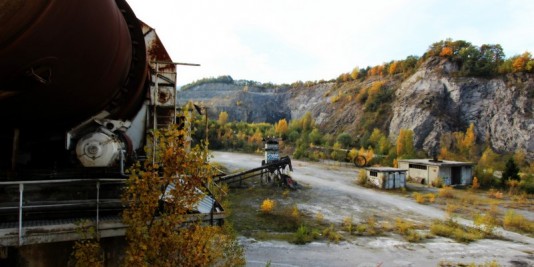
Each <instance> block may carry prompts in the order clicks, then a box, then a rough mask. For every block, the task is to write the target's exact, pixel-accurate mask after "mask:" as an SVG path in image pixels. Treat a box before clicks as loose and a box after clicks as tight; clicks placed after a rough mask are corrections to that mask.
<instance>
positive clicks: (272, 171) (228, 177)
mask: <svg viewBox="0 0 534 267" xmlns="http://www.w3.org/2000/svg"><path fill="white" fill-rule="evenodd" d="M263 143H264V151H265V159H264V160H262V161H261V166H260V167H256V168H252V169H249V170H246V171H241V172H237V173H232V174H222V175H220V176H218V177H216V178H215V179H214V181H215V182H217V183H227V184H235V183H241V182H242V181H244V180H246V179H249V178H253V177H260V182H261V183H262V184H275V185H279V186H286V187H288V188H290V189H293V190H296V189H298V188H299V185H298V183H297V182H296V181H294V180H293V178H291V176H289V174H288V172H289V171H293V165H292V164H291V159H290V158H289V157H288V156H284V157H280V151H279V150H280V146H279V140H278V138H274V137H268V138H265V139H263Z"/></svg>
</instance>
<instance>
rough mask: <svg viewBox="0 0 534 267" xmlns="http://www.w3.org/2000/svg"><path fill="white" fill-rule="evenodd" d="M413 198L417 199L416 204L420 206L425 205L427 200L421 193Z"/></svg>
mask: <svg viewBox="0 0 534 267" xmlns="http://www.w3.org/2000/svg"><path fill="white" fill-rule="evenodd" d="M413 198H414V199H415V202H417V203H419V204H425V202H426V199H425V196H424V195H423V194H421V193H417V192H415V193H413Z"/></svg>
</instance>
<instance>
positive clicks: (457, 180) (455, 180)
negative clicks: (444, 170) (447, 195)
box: [451, 167, 462, 184]
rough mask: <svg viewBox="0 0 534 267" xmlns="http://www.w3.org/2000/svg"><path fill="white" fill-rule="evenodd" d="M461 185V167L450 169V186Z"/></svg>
mask: <svg viewBox="0 0 534 267" xmlns="http://www.w3.org/2000/svg"><path fill="white" fill-rule="evenodd" d="M461 183H462V167H452V168H451V184H461Z"/></svg>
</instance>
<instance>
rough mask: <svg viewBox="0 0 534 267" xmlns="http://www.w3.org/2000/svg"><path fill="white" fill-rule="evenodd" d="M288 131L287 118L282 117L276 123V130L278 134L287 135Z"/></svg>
mask: <svg viewBox="0 0 534 267" xmlns="http://www.w3.org/2000/svg"><path fill="white" fill-rule="evenodd" d="M287 131H288V125H287V120H286V119H281V120H279V121H278V122H277V123H276V124H275V125H274V132H275V133H277V134H278V136H283V135H285V134H286V133H287Z"/></svg>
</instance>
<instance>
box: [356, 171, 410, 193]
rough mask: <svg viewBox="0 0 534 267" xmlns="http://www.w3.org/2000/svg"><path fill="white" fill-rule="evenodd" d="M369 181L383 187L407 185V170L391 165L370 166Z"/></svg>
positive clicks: (390, 187) (391, 187)
mask: <svg viewBox="0 0 534 267" xmlns="http://www.w3.org/2000/svg"><path fill="white" fill-rule="evenodd" d="M365 170H366V172H367V181H368V182H369V183H370V184H372V185H374V186H376V187H378V188H382V189H393V188H402V187H406V170H403V169H397V168H391V167H368V168H365Z"/></svg>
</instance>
